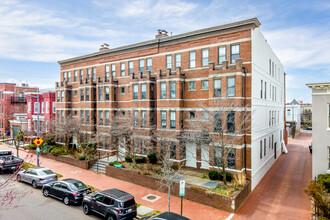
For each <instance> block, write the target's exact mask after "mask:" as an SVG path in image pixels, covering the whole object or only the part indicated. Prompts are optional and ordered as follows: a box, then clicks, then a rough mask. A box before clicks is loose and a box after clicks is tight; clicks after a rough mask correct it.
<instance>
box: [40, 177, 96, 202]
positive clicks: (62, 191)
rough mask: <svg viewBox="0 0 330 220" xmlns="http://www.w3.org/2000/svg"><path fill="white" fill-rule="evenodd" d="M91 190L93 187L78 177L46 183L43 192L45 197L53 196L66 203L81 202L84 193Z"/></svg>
mask: <svg viewBox="0 0 330 220" xmlns="http://www.w3.org/2000/svg"><path fill="white" fill-rule="evenodd" d="M90 192H91V189H90V188H89V187H87V186H86V185H85V184H84V183H82V182H81V181H79V180H76V179H65V180H61V181H56V182H52V183H48V184H45V185H44V186H43V187H42V193H43V194H44V196H45V197H48V196H52V197H54V198H56V199H60V200H62V201H63V203H64V204H65V205H69V204H80V203H81V201H82V200H83V198H84V195H86V194H88V193H90Z"/></svg>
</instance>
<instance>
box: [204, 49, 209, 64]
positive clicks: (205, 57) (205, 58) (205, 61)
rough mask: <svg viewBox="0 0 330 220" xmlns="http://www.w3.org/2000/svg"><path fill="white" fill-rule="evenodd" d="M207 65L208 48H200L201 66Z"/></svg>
mask: <svg viewBox="0 0 330 220" xmlns="http://www.w3.org/2000/svg"><path fill="white" fill-rule="evenodd" d="M208 65H209V49H203V50H202V66H208Z"/></svg>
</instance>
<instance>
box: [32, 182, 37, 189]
mask: <svg viewBox="0 0 330 220" xmlns="http://www.w3.org/2000/svg"><path fill="white" fill-rule="evenodd" d="M32 187H33V188H35V189H36V188H37V187H38V185H37V182H36V181H35V180H33V181H32Z"/></svg>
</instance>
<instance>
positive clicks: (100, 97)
mask: <svg viewBox="0 0 330 220" xmlns="http://www.w3.org/2000/svg"><path fill="white" fill-rule="evenodd" d="M99 101H103V87H99Z"/></svg>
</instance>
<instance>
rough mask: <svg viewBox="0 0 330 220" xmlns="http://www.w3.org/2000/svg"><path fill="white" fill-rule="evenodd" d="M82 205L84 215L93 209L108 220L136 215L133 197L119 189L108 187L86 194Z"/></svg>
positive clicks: (130, 217)
mask: <svg viewBox="0 0 330 220" xmlns="http://www.w3.org/2000/svg"><path fill="white" fill-rule="evenodd" d="M82 206H83V211H84V213H85V214H86V215H88V214H89V213H90V212H91V211H93V212H95V213H97V214H100V215H102V216H103V217H105V218H106V219H108V220H114V219H132V218H135V217H136V203H135V200H134V197H133V196H132V195H131V194H129V193H127V192H124V191H121V190H119V189H108V190H104V191H101V192H96V193H91V194H89V195H86V196H85V197H84V200H83V202H82Z"/></svg>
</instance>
